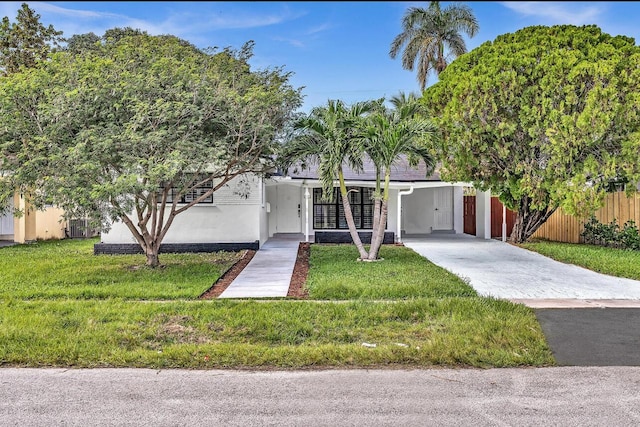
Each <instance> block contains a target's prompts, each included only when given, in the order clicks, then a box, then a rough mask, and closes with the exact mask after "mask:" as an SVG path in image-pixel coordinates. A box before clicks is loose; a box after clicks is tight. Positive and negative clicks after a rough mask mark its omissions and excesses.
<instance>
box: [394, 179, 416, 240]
mask: <svg viewBox="0 0 640 427" xmlns="http://www.w3.org/2000/svg"><path fill="white" fill-rule="evenodd" d="M411 193H413V185H412V186H411V188H409V189H408V190H398V216H397V224H398V227H397V229H396V242H397V243H402V196H408V195H409V194H411Z"/></svg>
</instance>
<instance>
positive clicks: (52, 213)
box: [0, 193, 67, 243]
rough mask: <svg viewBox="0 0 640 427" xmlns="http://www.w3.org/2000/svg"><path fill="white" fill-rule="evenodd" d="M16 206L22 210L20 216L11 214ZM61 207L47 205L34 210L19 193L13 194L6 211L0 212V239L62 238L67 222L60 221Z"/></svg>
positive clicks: (17, 241)
mask: <svg viewBox="0 0 640 427" xmlns="http://www.w3.org/2000/svg"><path fill="white" fill-rule="evenodd" d="M15 208H18V209H20V210H22V211H23V212H24V214H23V215H22V216H20V217H14V216H13V210H14V209H15ZM62 214H63V211H62V209H58V208H56V207H53V206H51V207H48V208H47V209H45V210H35V209H33V208H32V207H31V206H30V205H29V202H28V201H26V200H25V198H24V197H23V196H22V195H21V194H20V193H16V194H14V196H13V198H12V199H10V200H9V206H8V209H7V210H6V213H4V214H0V240H5V241H13V242H16V243H26V242H31V241H34V240H49V239H63V238H64V237H65V230H66V229H67V222H66V221H62V220H61V219H62Z"/></svg>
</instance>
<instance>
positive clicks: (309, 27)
mask: <svg viewBox="0 0 640 427" xmlns="http://www.w3.org/2000/svg"><path fill="white" fill-rule="evenodd" d="M27 3H28V4H29V7H31V8H32V9H34V10H35V11H36V12H37V13H38V14H40V15H41V22H42V23H44V24H45V25H48V24H53V26H54V27H55V28H56V29H58V30H62V31H63V32H64V36H67V37H68V36H71V35H73V34H81V33H87V32H94V33H96V34H98V35H102V34H103V33H104V31H105V30H107V29H109V28H113V27H126V26H130V27H134V28H140V29H142V30H146V31H147V32H149V33H150V34H173V35H176V36H178V37H181V38H183V39H186V40H189V41H190V42H191V43H193V44H195V45H197V46H199V47H203V48H204V47H210V46H218V47H226V46H231V47H235V48H239V47H240V46H242V44H243V43H244V42H246V41H248V40H254V41H255V49H254V53H255V56H254V58H253V59H252V61H251V63H252V65H253V66H255V67H258V68H265V67H275V66H283V67H284V69H285V70H287V71H291V72H293V73H294V75H293V77H292V80H291V81H292V83H293V85H294V86H296V87H300V86H304V87H305V88H304V89H303V94H304V95H305V99H304V106H303V108H302V110H303V111H308V110H309V109H310V108H311V107H313V106H316V105H322V104H325V103H326V101H327V99H342V100H344V101H345V102H347V103H352V102H355V101H362V100H366V99H374V98H379V97H391V96H393V95H396V94H398V93H399V92H400V91H404V92H418V91H419V85H418V83H417V81H416V78H415V73H413V72H410V71H406V70H404V69H403V68H402V66H401V63H400V59H399V58H398V59H395V60H393V59H391V58H390V57H389V53H388V52H389V46H390V44H391V41H392V40H393V38H394V37H395V36H396V35H397V34H399V33H400V32H401V19H402V16H403V14H404V13H405V11H406V10H407V8H409V7H411V6H417V7H427V6H428V2H27ZM449 3H450V2H442V5H443V6H446V5H447V4H449ZM462 3H464V4H467V5H468V6H470V7H471V8H472V9H473V11H474V14H475V15H476V17H477V19H478V22H479V25H480V32H479V34H478V35H476V36H475V37H474V38H472V39H468V40H467V47H468V49H469V50H471V49H473V48H474V47H477V46H479V45H480V44H482V43H483V42H485V41H489V40H494V39H495V38H496V37H497V36H498V35H500V34H504V33H510V32H514V31H517V30H519V29H521V28H524V27H527V26H530V25H556V24H574V25H586V24H596V25H598V26H599V27H601V28H602V29H603V30H604V31H605V32H607V33H609V34H612V35H618V34H622V35H627V36H630V37H634V38H635V39H636V43H637V40H640V26H638V25H637V19H638V18H637V17H638V16H640V2H462ZM20 4H21V2H0V16H8V17H9V18H10V20H12V21H13V20H14V18H15V16H16V13H17V10H18V9H19V7H20ZM434 81H435V77H434V76H430V80H429V83H433V82H434Z"/></svg>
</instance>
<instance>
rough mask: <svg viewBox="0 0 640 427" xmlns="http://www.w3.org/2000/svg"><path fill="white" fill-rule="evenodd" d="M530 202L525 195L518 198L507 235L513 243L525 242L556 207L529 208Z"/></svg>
mask: <svg viewBox="0 0 640 427" xmlns="http://www.w3.org/2000/svg"><path fill="white" fill-rule="evenodd" d="M530 204H531V201H530V200H529V198H528V197H526V196H525V197H524V198H523V199H522V200H520V206H519V207H518V215H517V216H516V221H515V224H514V225H513V231H511V236H509V240H510V241H511V242H513V243H524V242H526V241H527V240H528V239H529V238H530V237H531V236H532V235H533V233H535V232H536V230H538V228H540V227H541V226H542V224H544V223H545V222H546V221H547V220H548V219H549V217H550V216H551V215H552V214H553V213H554V212H555V211H556V208H546V209H544V210H534V209H531V208H530Z"/></svg>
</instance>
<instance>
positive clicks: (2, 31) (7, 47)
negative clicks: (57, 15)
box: [0, 3, 64, 75]
mask: <svg viewBox="0 0 640 427" xmlns="http://www.w3.org/2000/svg"><path fill="white" fill-rule="evenodd" d="M63 40H64V39H63V38H62V31H56V30H55V28H53V26H52V25H49V26H48V27H45V26H44V25H43V24H42V23H40V15H38V14H37V13H36V12H35V11H34V10H32V9H30V8H29V6H28V5H27V4H26V3H23V4H22V6H21V7H20V9H19V10H18V16H17V17H16V20H15V22H11V21H10V20H9V17H7V16H5V17H4V18H2V22H1V23H0V73H2V74H4V75H8V74H13V73H16V72H18V71H19V70H20V68H21V67H27V68H30V67H35V66H36V65H37V64H38V62H40V61H42V60H45V59H47V58H49V55H50V54H51V52H52V51H55V48H56V47H57V46H58V44H59V43H60V42H62V41H63Z"/></svg>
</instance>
